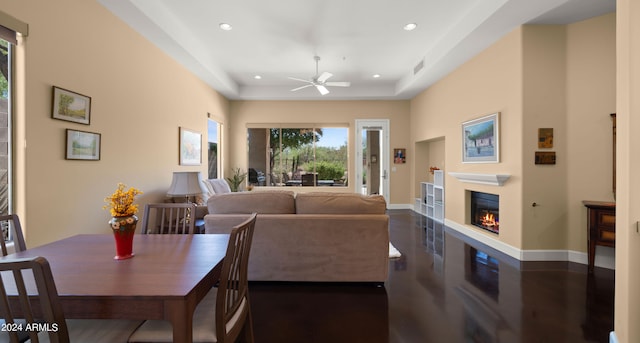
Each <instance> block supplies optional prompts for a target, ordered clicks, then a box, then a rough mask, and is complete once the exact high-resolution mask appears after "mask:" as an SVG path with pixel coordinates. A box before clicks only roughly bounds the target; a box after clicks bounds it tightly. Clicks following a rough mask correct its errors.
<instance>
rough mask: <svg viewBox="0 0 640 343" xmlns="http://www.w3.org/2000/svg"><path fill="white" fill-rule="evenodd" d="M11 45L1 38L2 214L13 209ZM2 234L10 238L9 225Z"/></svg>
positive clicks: (0, 130) (0, 176) (0, 175)
mask: <svg viewBox="0 0 640 343" xmlns="http://www.w3.org/2000/svg"><path fill="white" fill-rule="evenodd" d="M11 47H12V44H11V43H9V42H7V41H6V40H3V39H0V214H7V213H9V212H10V211H11V187H10V180H11V178H10V176H11V173H10V170H11V149H10V147H11V120H10V119H11V116H10V115H9V111H10V108H11V106H10V99H11V96H10V95H11V82H10V80H11V77H10V72H11ZM3 224H4V223H3ZM2 236H3V238H4V239H5V240H9V239H10V237H9V230H8V227H5V226H4V225H3V227H2Z"/></svg>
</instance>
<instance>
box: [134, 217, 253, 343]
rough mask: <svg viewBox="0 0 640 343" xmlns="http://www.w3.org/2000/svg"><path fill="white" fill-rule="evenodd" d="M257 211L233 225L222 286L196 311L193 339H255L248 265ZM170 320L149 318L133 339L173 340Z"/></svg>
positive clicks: (137, 341)
mask: <svg viewBox="0 0 640 343" xmlns="http://www.w3.org/2000/svg"><path fill="white" fill-rule="evenodd" d="M255 223H256V214H255V213H253V214H252V215H251V216H250V217H249V219H247V220H246V221H244V222H243V223H241V224H239V225H237V226H235V227H233V230H232V231H231V235H230V236H229V244H228V245H227V252H226V255H225V258H224V262H223V263H222V272H221V275H220V282H219V285H218V287H216V288H212V289H211V290H210V291H209V293H207V295H206V296H205V297H204V299H202V301H200V303H199V304H198V306H197V307H196V310H195V312H194V314H193V342H208V343H212V342H216V343H233V342H236V341H238V340H240V341H242V342H247V343H253V324H252V322H251V311H250V305H249V282H248V280H247V269H248V265H249V252H250V250H251V240H252V239H253V230H254V227H255ZM172 340H173V329H172V327H171V324H170V323H169V322H168V321H162V320H147V321H145V323H144V324H142V326H140V328H138V329H137V330H136V332H134V333H133V335H132V336H131V338H130V339H129V342H130V343H142V342H145V343H147V342H171V341H172Z"/></svg>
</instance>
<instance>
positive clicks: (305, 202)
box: [204, 191, 389, 282]
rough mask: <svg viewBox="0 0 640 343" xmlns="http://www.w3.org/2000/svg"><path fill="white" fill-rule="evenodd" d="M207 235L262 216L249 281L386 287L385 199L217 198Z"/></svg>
mask: <svg viewBox="0 0 640 343" xmlns="http://www.w3.org/2000/svg"><path fill="white" fill-rule="evenodd" d="M207 206H208V210H209V214H207V215H206V216H205V217H204V219H205V231H206V233H228V232H229V231H230V228H231V227H232V226H234V225H236V224H238V223H240V222H241V221H242V220H243V219H245V218H246V217H247V214H249V213H252V212H257V213H258V218H257V221H256V227H255V231H254V236H253V243H252V248H251V254H250V257H249V280H251V281H311V282H384V281H386V279H387V275H388V266H389V262H388V257H389V216H388V215H387V214H386V202H385V200H384V198H383V197H382V196H362V195H359V194H353V193H325V192H316V193H298V194H297V195H296V194H295V193H293V192H288V191H252V192H242V193H228V194H219V195H213V196H211V197H210V198H209V200H208V202H207Z"/></svg>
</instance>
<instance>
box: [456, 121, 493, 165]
mask: <svg viewBox="0 0 640 343" xmlns="http://www.w3.org/2000/svg"><path fill="white" fill-rule="evenodd" d="M499 129H500V113H493V114H490V115H488V116H484V117H481V118H477V119H473V120H469V121H467V122H464V123H462V162H463V163H498V162H500V130H499Z"/></svg>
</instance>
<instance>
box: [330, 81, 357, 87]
mask: <svg viewBox="0 0 640 343" xmlns="http://www.w3.org/2000/svg"><path fill="white" fill-rule="evenodd" d="M324 85H325V86H332V87H349V86H351V82H348V81H333V82H325V83H324Z"/></svg>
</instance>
